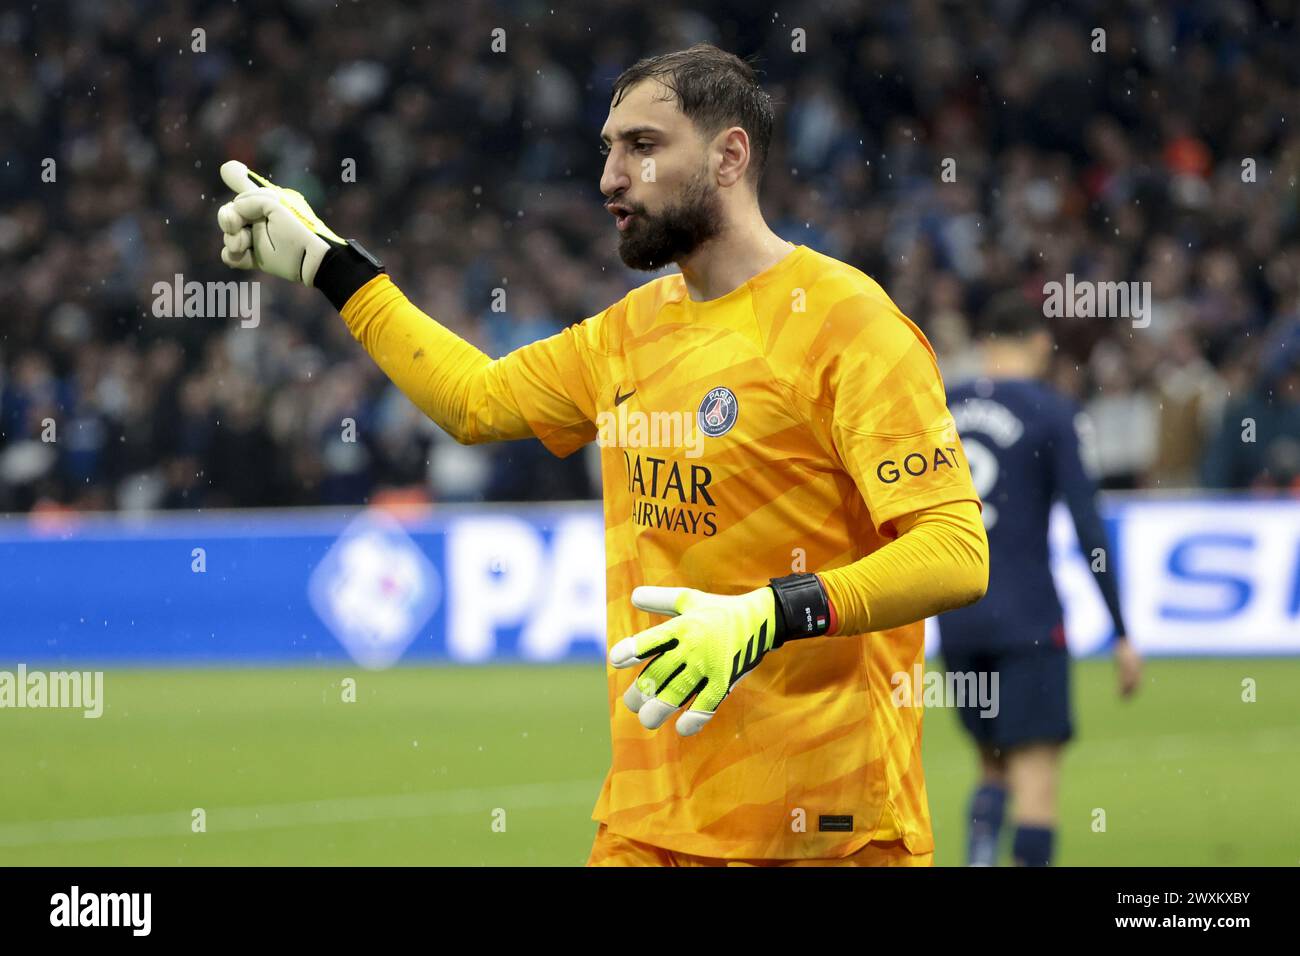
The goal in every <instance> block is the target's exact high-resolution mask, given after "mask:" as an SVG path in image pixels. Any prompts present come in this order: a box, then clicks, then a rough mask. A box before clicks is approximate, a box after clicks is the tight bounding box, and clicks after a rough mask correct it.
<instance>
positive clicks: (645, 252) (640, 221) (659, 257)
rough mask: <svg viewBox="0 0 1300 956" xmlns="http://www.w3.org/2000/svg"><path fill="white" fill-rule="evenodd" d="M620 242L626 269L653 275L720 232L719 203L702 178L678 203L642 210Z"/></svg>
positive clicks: (718, 199) (639, 210)
mask: <svg viewBox="0 0 1300 956" xmlns="http://www.w3.org/2000/svg"><path fill="white" fill-rule="evenodd" d="M633 211H634V212H635V213H636V216H635V218H634V219H633V220H632V221H631V222H630V223H629V224H628V229H627V230H626V231H625V232H623V234H622V236H621V237H620V239H619V244H618V255H619V258H620V259H622V260H623V264H624V265H625V266H627V267H628V268H629V269H636V270H638V271H641V272H654V271H656V270H659V269H662V268H663V267H664V266H666V265H668V263H670V262H676V261H677V260H678V259H683V258H685V257H686V256H689V255H690V254H691V253H692V252H694V251H695V250H696V249H698V248H699V247H700V246H702V245H703V244H704V243H706V242H708V241H709V240H710V239H712V238H714V237H715V236H717V235H718V234H719V233H720V232H722V200H721V199H720V198H719V196H718V190H717V187H716V186H711V185H710V184H709V183H708V181H707V180H706V179H705V178H704V176H703V175H700V176H697V177H696V178H695V179H693V180H691V182H689V183H687V185H686V189H685V192H684V193H683V195H682V198H681V200H680V201H679V202H676V203H673V204H671V205H669V206H667V207H665V208H664V210H663V211H662V212H659V213H656V214H653V215H652V214H650V213H648V212H646V211H645V208H644V207H643V206H637V207H636V208H635V209H634V210H633Z"/></svg>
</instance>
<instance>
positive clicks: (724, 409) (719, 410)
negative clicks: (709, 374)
mask: <svg viewBox="0 0 1300 956" xmlns="http://www.w3.org/2000/svg"><path fill="white" fill-rule="evenodd" d="M739 413H740V407H739V406H738V405H737V404H736V395H735V393H734V392H733V391H732V390H731V389H729V388H727V387H726V386H725V385H719V386H718V387H717V388H715V389H713V390H712V391H710V392H709V394H707V395H705V396H704V401H702V402H700V410H699V411H698V412H697V413H696V415H695V417H696V419H697V420H698V422H699V425H700V431H702V432H704V434H706V435H708V436H709V437H710V438H717V437H718V436H719V435H725V434H726V433H727V432H729V431H731V426H732V425H734V424H736V416H737V415H738V414H739Z"/></svg>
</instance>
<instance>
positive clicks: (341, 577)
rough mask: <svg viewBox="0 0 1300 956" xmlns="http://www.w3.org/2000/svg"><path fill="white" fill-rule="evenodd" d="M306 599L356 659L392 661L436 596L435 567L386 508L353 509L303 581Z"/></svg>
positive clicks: (373, 664)
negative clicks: (351, 516) (355, 511)
mask: <svg viewBox="0 0 1300 956" xmlns="http://www.w3.org/2000/svg"><path fill="white" fill-rule="evenodd" d="M307 590H308V597H309V598H310V600H311V606H312V608H313V609H314V610H315V611H316V614H317V616H318V617H320V619H321V621H322V622H323V623H324V624H325V626H326V627H327V628H329V629H330V632H331V633H333V635H334V636H335V637H336V638H338V641H339V643H340V644H342V645H343V647H344V648H345V649H346V650H347V652H348V653H349V654H351V655H352V659H353V660H354V661H356V662H357V663H358V664H360V665H361V666H362V667H366V668H369V669H371V670H379V669H381V668H385V667H390V666H392V665H393V664H394V663H396V662H397V660H398V659H399V658H400V657H401V656H402V654H403V653H404V652H405V651H406V649H407V648H408V647H409V646H410V645H411V642H412V641H414V640H415V638H416V636H417V635H418V634H419V633H420V628H422V627H423V626H424V625H425V624H426V623H427V622H428V620H429V618H431V617H433V613H434V612H435V611H436V610H437V609H438V603H439V601H440V600H441V599H442V580H441V578H440V577H439V575H438V571H437V569H436V568H434V566H433V565H432V564H431V563H430V562H429V559H428V558H426V557H425V556H424V552H423V551H421V550H420V548H419V546H418V545H417V544H416V543H415V542H414V541H413V540H411V536H410V535H409V534H407V533H406V531H405V530H404V529H403V528H402V526H401V524H399V523H398V522H397V520H396V519H394V518H393V517H392V516H391V515H388V514H386V513H385V512H383V511H380V510H377V509H374V510H371V511H367V512H365V513H363V514H361V515H359V516H358V517H357V518H356V519H355V520H354V521H353V522H352V523H351V524H350V525H348V527H347V528H346V529H345V530H344V532H343V533H342V534H341V535H340V536H339V538H338V540H337V541H335V542H334V544H333V546H332V547H331V548H330V549H329V551H327V552H326V553H325V557H324V558H323V559H321V563H320V564H318V565H317V566H316V569H315V570H314V571H313V572H312V575H311V579H310V581H309V582H308V585H307Z"/></svg>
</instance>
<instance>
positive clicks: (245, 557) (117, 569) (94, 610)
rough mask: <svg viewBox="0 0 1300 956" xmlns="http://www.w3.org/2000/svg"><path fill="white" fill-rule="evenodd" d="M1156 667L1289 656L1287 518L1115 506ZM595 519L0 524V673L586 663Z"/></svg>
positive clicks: (596, 579)
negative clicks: (1188, 658) (1213, 658)
mask: <svg viewBox="0 0 1300 956" xmlns="http://www.w3.org/2000/svg"><path fill="white" fill-rule="evenodd" d="M1106 511H1107V523H1108V525H1109V531H1110V534H1111V538H1112V541H1113V542H1114V543H1115V553H1114V554H1112V555H1111V556H1110V560H1111V569H1112V572H1113V573H1118V574H1119V575H1120V586H1121V593H1122V595H1123V599H1124V605H1125V614H1126V617H1127V619H1128V621H1129V626H1130V628H1131V629H1132V631H1133V634H1132V637H1133V638H1134V640H1135V642H1136V643H1137V645H1138V647H1139V649H1141V650H1142V651H1143V652H1144V653H1148V654H1224V655H1228V654H1296V653H1300V504H1297V503H1295V502H1287V501H1246V500H1236V499H1223V500H1220V499H1201V500H1191V499H1177V500H1147V499H1131V498H1129V499H1120V500H1115V501H1111V502H1109V504H1108V507H1107V509H1106ZM1052 544H1053V555H1054V558H1053V560H1054V570H1055V574H1056V580H1057V582H1058V587H1059V589H1060V591H1061V595H1062V600H1063V602H1064V604H1065V606H1066V624H1067V634H1068V637H1069V640H1070V645H1071V648H1072V650H1073V651H1074V652H1075V653H1076V654H1078V655H1086V654H1090V653H1095V652H1097V651H1099V650H1101V649H1103V648H1104V647H1105V645H1106V643H1107V642H1108V641H1109V639H1110V637H1111V634H1110V626H1109V622H1108V619H1107V616H1106V614H1105V609H1104V606H1103V605H1102V603H1101V599H1100V596H1099V594H1098V593H1097V589H1096V587H1095V585H1094V584H1093V582H1092V578H1091V575H1090V573H1089V570H1088V567H1087V564H1086V563H1085V561H1084V557H1083V556H1082V555H1081V554H1079V553H1078V546H1077V543H1076V542H1075V540H1074V536H1073V530H1072V528H1071V527H1070V525H1069V520H1068V517H1066V516H1065V515H1064V513H1063V512H1062V513H1060V514H1058V515H1057V516H1056V520H1055V521H1054V523H1053V528H1052ZM604 617H605V569H604V545H603V540H602V523H601V514H600V510H599V505H598V504H596V503H581V504H574V505H549V506H538V507H497V506H493V507H486V506H485V507H457V508H438V509H434V510H433V511H431V512H425V513H421V514H419V515H418V516H411V515H409V514H401V513H398V514H397V515H395V514H393V513H390V512H387V511H383V510H380V509H367V510H357V511H295V512H270V511H267V512H226V513H208V514H201V515H195V514H185V515H176V514H162V515H156V516H149V517H139V518H133V517H125V516H114V515H104V516H90V515H74V516H58V517H57V518H54V519H50V518H32V519H29V518H25V517H23V518H19V517H14V518H9V519H5V520H3V521H0V666H4V665H6V664H12V663H16V662H20V661H21V662H25V663H27V664H40V663H77V664H85V663H93V662H106V663H108V662H114V663H140V664H175V665H181V664H198V663H214V664H222V663H224V664H273V663H303V662H312V661H318V662H345V661H355V662H356V663H357V664H359V665H361V666H364V667H371V668H382V667H387V666H391V665H392V664H394V663H396V662H398V661H399V660H401V661H411V662H483V661H494V660H517V661H559V660H571V659H590V660H595V659H598V658H599V657H600V656H601V655H602V653H603V649H604V647H605V634H604V630H605V623H604Z"/></svg>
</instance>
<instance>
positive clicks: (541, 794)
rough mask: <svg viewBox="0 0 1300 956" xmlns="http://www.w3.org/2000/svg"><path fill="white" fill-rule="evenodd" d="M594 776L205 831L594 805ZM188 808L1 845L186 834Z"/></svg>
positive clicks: (343, 805) (292, 809)
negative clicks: (592, 778) (587, 778)
mask: <svg viewBox="0 0 1300 956" xmlns="http://www.w3.org/2000/svg"><path fill="white" fill-rule="evenodd" d="M600 785H601V781H599V780H568V781H560V782H556V783H534V784H522V785H520V786H516V787H502V788H499V789H466V790H440V791H430V792H426V793H410V794H397V795H393V796H384V797H342V798H336V799H330V800H312V801H309V802H306V803H268V804H263V805H261V806H254V807H213V808H211V809H209V810H208V811H207V821H206V822H207V832H208V833H239V832H246V831H249V830H269V829H276V828H282V827H302V826H326V825H331V824H339V823H364V822H367V821H371V820H400V819H411V818H415V817H440V816H456V815H459V814H468V813H482V814H484V815H487V814H490V813H491V812H492V811H493V810H494V809H496V808H498V807H500V808H502V809H504V810H506V811H507V812H509V811H511V810H520V809H537V808H542V807H558V806H567V805H569V804H580V803H587V804H591V805H594V804H595V801H596V795H597V794H598V793H599V792H600ZM190 813H191V811H190V810H182V811H174V812H170V813H149V814H138V815H131V816H115V817H92V818H81V819H72V820H32V821H27V822H22V823H4V824H0V848H3V847H20V846H42V845H46V844H56V843H94V842H97V841H100V840H131V839H143V838H148V837H169V836H170V837H192V836H196V834H194V833H192V832H191V830H190V824H191V819H192V818H191V816H190Z"/></svg>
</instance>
